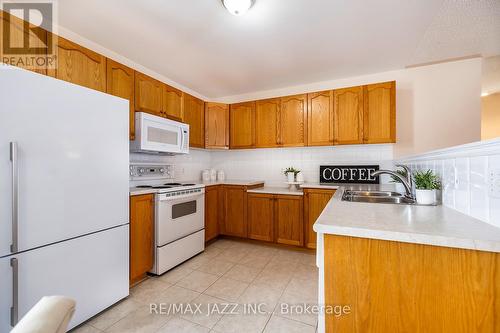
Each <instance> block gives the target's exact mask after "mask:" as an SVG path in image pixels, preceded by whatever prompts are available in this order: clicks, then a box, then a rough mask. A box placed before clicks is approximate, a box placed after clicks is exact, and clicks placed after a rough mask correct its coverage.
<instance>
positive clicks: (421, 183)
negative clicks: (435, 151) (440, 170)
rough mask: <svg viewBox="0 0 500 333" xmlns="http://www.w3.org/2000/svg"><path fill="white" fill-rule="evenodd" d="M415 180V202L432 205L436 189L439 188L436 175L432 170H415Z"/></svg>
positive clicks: (434, 200)
mask: <svg viewBox="0 0 500 333" xmlns="http://www.w3.org/2000/svg"><path fill="white" fill-rule="evenodd" d="M413 179H414V180H415V187H416V196H417V203H418V204H421V205H433V204H435V203H436V191H437V190H439V189H441V182H440V181H439V178H438V176H437V175H436V174H435V173H434V172H433V171H432V170H427V171H416V172H415V173H414V174H413Z"/></svg>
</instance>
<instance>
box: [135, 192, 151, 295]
mask: <svg viewBox="0 0 500 333" xmlns="http://www.w3.org/2000/svg"><path fill="white" fill-rule="evenodd" d="M153 241H154V199H153V194H146V195H137V196H132V197H130V284H131V285H132V284H134V283H136V282H139V281H141V280H142V279H144V278H145V277H146V273H147V272H148V271H150V270H151V269H152V268H153V260H154V254H153V251H154V243H153Z"/></svg>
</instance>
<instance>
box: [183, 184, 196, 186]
mask: <svg viewBox="0 0 500 333" xmlns="http://www.w3.org/2000/svg"><path fill="white" fill-rule="evenodd" d="M194 185H196V184H182V186H194Z"/></svg>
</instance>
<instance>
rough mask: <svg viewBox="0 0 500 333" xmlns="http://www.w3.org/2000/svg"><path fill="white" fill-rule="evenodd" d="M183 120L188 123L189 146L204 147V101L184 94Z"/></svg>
mask: <svg viewBox="0 0 500 333" xmlns="http://www.w3.org/2000/svg"><path fill="white" fill-rule="evenodd" d="M184 122H186V123H187V124H189V146H190V147H196V148H205V103H204V102H203V101H202V100H201V99H199V98H196V97H194V96H191V95H189V94H186V93H185V94H184Z"/></svg>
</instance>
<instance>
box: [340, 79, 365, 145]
mask: <svg viewBox="0 0 500 333" xmlns="http://www.w3.org/2000/svg"><path fill="white" fill-rule="evenodd" d="M333 118H334V120H333V124H334V131H333V137H334V143H335V144H339V145H342V144H356V143H363V87H362V86H359V87H352V88H344V89H337V90H335V91H334V92H333Z"/></svg>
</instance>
